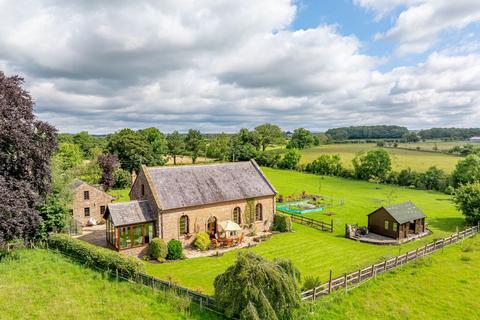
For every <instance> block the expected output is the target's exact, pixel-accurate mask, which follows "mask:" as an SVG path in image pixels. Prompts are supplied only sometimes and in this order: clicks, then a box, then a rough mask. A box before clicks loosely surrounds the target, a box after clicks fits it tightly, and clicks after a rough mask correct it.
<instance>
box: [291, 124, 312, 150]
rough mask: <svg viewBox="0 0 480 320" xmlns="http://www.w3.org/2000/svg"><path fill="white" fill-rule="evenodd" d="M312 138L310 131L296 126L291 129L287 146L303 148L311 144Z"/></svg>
mask: <svg viewBox="0 0 480 320" xmlns="http://www.w3.org/2000/svg"><path fill="white" fill-rule="evenodd" d="M313 143H314V139H313V135H312V133H311V132H310V131H309V130H307V129H304V128H297V129H295V130H293V134H292V136H291V137H290V141H289V142H288V144H287V148H291V149H305V148H308V147H310V146H311V145H313Z"/></svg>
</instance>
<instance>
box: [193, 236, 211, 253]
mask: <svg viewBox="0 0 480 320" xmlns="http://www.w3.org/2000/svg"><path fill="white" fill-rule="evenodd" d="M210 244H211V241H210V235H209V234H208V233H206V232H199V233H198V234H197V236H196V238H195V241H194V242H193V245H194V247H195V248H197V249H199V250H202V251H205V250H208V249H209V248H210Z"/></svg>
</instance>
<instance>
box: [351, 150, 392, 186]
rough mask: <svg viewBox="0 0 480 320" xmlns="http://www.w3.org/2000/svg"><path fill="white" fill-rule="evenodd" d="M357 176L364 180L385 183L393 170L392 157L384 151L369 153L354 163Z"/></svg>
mask: <svg viewBox="0 0 480 320" xmlns="http://www.w3.org/2000/svg"><path fill="white" fill-rule="evenodd" d="M352 163H353V167H354V169H355V174H356V175H357V177H358V178H360V179H363V180H370V179H380V180H381V181H384V180H385V178H386V177H387V173H388V172H390V170H391V169H392V162H391V160H390V155H389V154H388V152H387V151H385V150H383V149H376V150H371V151H368V152H367V153H366V154H364V155H362V156H359V157H356V158H355V159H353V161H352Z"/></svg>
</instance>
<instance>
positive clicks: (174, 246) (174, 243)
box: [167, 239, 183, 260]
mask: <svg viewBox="0 0 480 320" xmlns="http://www.w3.org/2000/svg"><path fill="white" fill-rule="evenodd" d="M167 248H168V253H167V259H168V260H178V259H181V258H183V245H182V242H181V241H179V240H174V239H172V240H170V241H168V245H167Z"/></svg>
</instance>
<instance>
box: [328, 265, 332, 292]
mask: <svg viewBox="0 0 480 320" xmlns="http://www.w3.org/2000/svg"><path fill="white" fill-rule="evenodd" d="M330 292H332V269H330V280H329V281H328V293H330Z"/></svg>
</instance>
